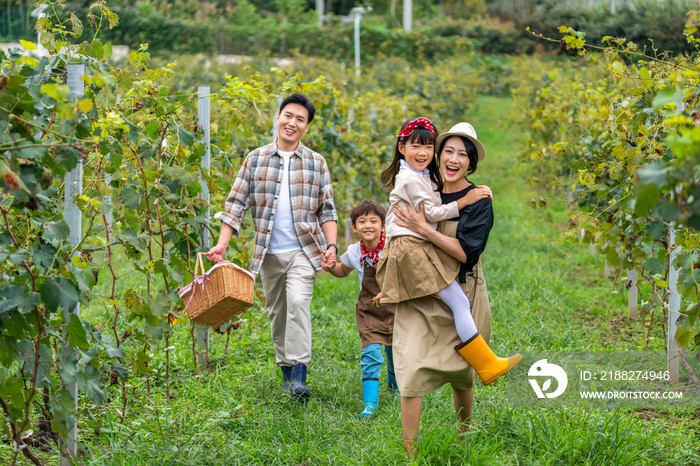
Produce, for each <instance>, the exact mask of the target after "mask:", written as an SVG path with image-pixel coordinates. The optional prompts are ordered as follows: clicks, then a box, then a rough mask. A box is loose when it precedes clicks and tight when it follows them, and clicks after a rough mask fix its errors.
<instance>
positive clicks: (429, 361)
mask: <svg viewBox="0 0 700 466" xmlns="http://www.w3.org/2000/svg"><path fill="white" fill-rule="evenodd" d="M457 224H458V222H456V221H446V222H440V224H439V226H438V231H439V232H441V233H443V234H445V235H447V236H451V237H455V233H456V230H457ZM460 285H461V287H462V290H464V293H465V294H466V295H467V298H469V303H470V305H471V311H472V317H473V318H474V322H475V323H476V328H477V330H479V333H481V335H482V336H483V337H484V340H486V343H488V342H489V339H490V337H491V309H490V307H489V297H488V293H487V291H486V281H485V280H484V275H483V272H482V269H481V258H479V262H478V263H477V264H476V266H474V275H473V276H472V275H467V282H466V283H461V284H460ZM383 293H384V292H383V290H382V294H383ZM393 340H394V351H393V353H394V371H395V373H396V382H397V384H398V386H399V392H400V393H401V395H402V396H409V397H414V396H425V395H428V394H429V393H432V392H434V391H435V390H437V389H438V388H440V387H441V386H443V385H444V384H446V383H449V384H451V385H452V387H453V388H456V389H458V390H471V389H472V388H473V387H474V380H475V377H477V375H476V373H475V372H474V370H473V369H472V368H471V366H470V365H469V364H467V361H465V360H464V358H463V357H462V356H460V355H459V353H457V351H455V349H454V347H455V345H458V344H460V343H461V340H460V338H459V335H458V334H457V330H456V329H455V323H454V317H453V315H452V311H451V310H450V308H449V307H448V306H447V305H446V304H444V303H443V302H442V301H440V300H438V299H436V298H434V297H431V296H425V297H422V298H418V299H411V300H407V301H401V302H399V303H398V304H397V305H396V317H395V321H394V338H393Z"/></svg>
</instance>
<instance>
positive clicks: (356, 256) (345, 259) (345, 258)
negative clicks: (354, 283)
mask: <svg viewBox="0 0 700 466" xmlns="http://www.w3.org/2000/svg"><path fill="white" fill-rule="evenodd" d="M381 256H382V251H379V257H381ZM360 257H362V247H360V242H359V241H358V242H357V243H354V244H351V245H350V246H348V250H347V251H345V253H344V254H343V255H342V256H340V261H341V262H342V263H343V264H345V266H346V267H348V268H350V269H355V270H357V275H359V276H360V289H362V277H364V275H365V270H364V268H363V267H362V265H361V264H360Z"/></svg>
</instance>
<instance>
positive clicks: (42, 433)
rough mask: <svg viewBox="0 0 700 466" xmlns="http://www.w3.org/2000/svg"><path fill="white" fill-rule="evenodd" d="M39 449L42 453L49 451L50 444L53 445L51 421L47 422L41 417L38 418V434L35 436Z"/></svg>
mask: <svg viewBox="0 0 700 466" xmlns="http://www.w3.org/2000/svg"><path fill="white" fill-rule="evenodd" d="M36 439H37V442H38V443H39V445H40V447H39V449H40V450H41V451H43V452H46V453H48V452H50V451H51V444H53V443H54V433H53V431H52V430H51V421H47V420H46V419H44V418H43V417H39V432H38V433H37V434H36Z"/></svg>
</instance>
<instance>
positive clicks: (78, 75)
mask: <svg viewBox="0 0 700 466" xmlns="http://www.w3.org/2000/svg"><path fill="white" fill-rule="evenodd" d="M84 74H85V65H84V64H83V63H68V65H67V79H66V83H67V84H68V88H69V89H70V93H71V95H72V96H73V97H74V98H75V100H78V98H79V97H80V96H82V95H83V94H84V93H85V85H84V83H83V79H82V78H83V75H84ZM82 193H83V160H82V158H78V165H76V167H75V168H74V169H73V170H71V171H69V172H68V173H66V176H65V189H64V198H63V218H64V219H65V221H66V223H67V224H68V228H70V234H69V235H68V241H69V242H70V245H71V246H72V247H76V246H77V245H78V244H80V239H81V237H82V234H83V232H82V226H83V213H82V211H81V210H80V209H79V208H78V206H76V205H75V203H74V202H73V199H74V198H75V197H76V196H80V195H81V194H82ZM78 254H79V253H78ZM64 315H65V318H66V325H68V324H69V323H70V320H71V319H72V318H73V317H75V318H76V319H80V303H78V304H76V306H75V310H74V311H73V312H72V313H71V312H65V310H64ZM72 353H73V350H72V349H71V348H70V347H69V346H67V345H63V346H62V347H61V359H62V360H66V358H67V357H68V356H69V355H70V354H72ZM62 385H65V389H66V390H67V391H68V393H70V394H71V396H72V397H73V400H74V402H75V410H76V411H77V410H78V386H77V385H76V384H75V382H72V383H69V384H63V383H62ZM68 426H69V430H68V441H67V442H66V449H67V450H68V451H70V452H71V453H72V454H73V455H76V453H77V451H78V444H77V438H78V426H77V422H76V419H75V415H73V416H71V417H70V418H69V421H68ZM59 464H60V465H61V466H70V464H71V463H70V460H69V459H68V458H66V457H64V456H63V455H61V456H60V457H59Z"/></svg>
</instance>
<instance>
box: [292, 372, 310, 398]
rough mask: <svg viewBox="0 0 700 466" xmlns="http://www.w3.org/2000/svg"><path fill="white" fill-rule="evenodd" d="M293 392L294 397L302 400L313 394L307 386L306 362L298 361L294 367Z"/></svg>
mask: <svg viewBox="0 0 700 466" xmlns="http://www.w3.org/2000/svg"><path fill="white" fill-rule="evenodd" d="M291 393H292V398H296V399H299V400H301V401H305V400H306V399H308V398H309V397H310V396H311V392H310V391H309V390H308V389H307V388H306V364H302V363H298V364H297V365H295V366H294V367H292V380H291Z"/></svg>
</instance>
